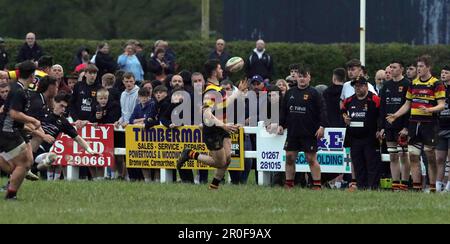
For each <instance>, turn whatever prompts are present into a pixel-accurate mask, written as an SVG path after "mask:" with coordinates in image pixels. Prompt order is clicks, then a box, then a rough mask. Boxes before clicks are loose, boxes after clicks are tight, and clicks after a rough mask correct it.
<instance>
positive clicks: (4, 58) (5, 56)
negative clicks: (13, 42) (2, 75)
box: [0, 37, 9, 70]
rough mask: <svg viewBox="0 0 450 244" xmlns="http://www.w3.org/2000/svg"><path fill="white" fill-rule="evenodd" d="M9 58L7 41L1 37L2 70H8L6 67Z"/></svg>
mask: <svg viewBox="0 0 450 244" xmlns="http://www.w3.org/2000/svg"><path fill="white" fill-rule="evenodd" d="M8 62H9V56H8V53H7V52H6V45H5V40H4V39H3V38H1V37H0V70H6V65H8Z"/></svg>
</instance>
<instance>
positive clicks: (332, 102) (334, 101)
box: [323, 68, 346, 128]
mask: <svg viewBox="0 0 450 244" xmlns="http://www.w3.org/2000/svg"><path fill="white" fill-rule="evenodd" d="M345 73H346V72H345V69H343V68H339V69H335V70H334V71H333V84H332V85H331V86H330V87H328V89H326V90H325V91H324V92H323V98H324V100H325V104H326V108H327V115H328V122H329V126H330V127H333V128H344V127H345V122H344V118H343V117H342V113H341V107H340V102H341V93H342V88H343V87H344V82H345V81H346V75H345Z"/></svg>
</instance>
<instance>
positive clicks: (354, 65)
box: [340, 59, 378, 191]
mask: <svg viewBox="0 0 450 244" xmlns="http://www.w3.org/2000/svg"><path fill="white" fill-rule="evenodd" d="M358 77H364V71H363V66H362V63H361V61H359V60H358V59H352V60H350V61H349V62H348V63H347V78H348V79H349V81H348V82H346V83H344V86H343V87H342V92H341V102H340V106H341V107H342V106H343V103H344V101H345V100H346V99H347V98H350V97H352V96H353V95H355V88H354V87H353V86H352V85H351V83H352V81H353V80H355V79H357V78H358ZM368 86H369V91H370V92H372V93H373V94H375V95H378V93H377V92H376V90H375V88H374V87H373V85H372V84H370V83H369V84H368ZM351 170H352V182H351V183H350V185H349V190H350V191H354V190H356V189H357V184H356V178H355V172H354V170H353V167H352V168H351Z"/></svg>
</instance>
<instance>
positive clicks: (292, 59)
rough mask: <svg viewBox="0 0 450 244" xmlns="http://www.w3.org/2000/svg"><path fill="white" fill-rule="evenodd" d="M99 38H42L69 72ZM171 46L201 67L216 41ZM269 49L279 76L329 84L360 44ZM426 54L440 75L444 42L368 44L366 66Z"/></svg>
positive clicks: (11, 47) (116, 45)
mask: <svg viewBox="0 0 450 244" xmlns="http://www.w3.org/2000/svg"><path fill="white" fill-rule="evenodd" d="M6 43H7V51H8V53H9V54H10V61H11V63H10V64H9V67H14V64H15V63H14V62H15V59H16V56H17V51H18V49H19V48H20V46H21V45H22V44H23V41H22V40H12V39H9V40H6ZM99 43H100V41H93V40H80V39H73V40H69V39H58V40H53V39H48V40H40V41H39V44H40V45H42V46H43V48H44V51H45V53H46V54H50V55H53V56H54V60H55V62H57V63H59V64H61V65H63V67H65V69H66V73H67V72H68V71H69V70H73V68H74V67H73V65H72V61H73V58H74V56H75V53H76V52H77V50H78V49H79V48H80V47H81V46H86V47H88V48H89V49H90V50H92V52H94V51H95V50H96V46H97V44H99ZM108 43H109V44H110V45H111V53H112V55H113V56H114V57H117V56H119V55H120V54H121V53H122V50H123V45H124V43H125V40H112V41H108ZM142 43H143V44H144V45H145V47H146V53H147V54H148V55H149V54H150V49H151V47H152V46H153V43H154V42H153V41H143V42H142ZM170 46H171V48H172V49H173V50H174V51H175V53H176V54H177V63H178V64H179V70H183V69H187V70H190V71H202V66H203V64H204V63H205V61H206V58H207V57H208V54H209V52H210V51H211V50H212V48H213V47H214V42H213V41H182V42H171V43H170ZM254 47H255V44H254V42H245V41H239V42H230V43H228V44H227V48H228V51H229V52H230V53H231V54H232V55H233V56H240V57H243V58H244V59H248V57H249V55H250V53H251V50H253V49H254ZM267 51H268V53H270V54H271V55H272V57H273V59H274V62H275V76H274V77H273V78H274V80H275V79H276V78H285V77H286V76H288V75H289V70H288V67H289V65H290V64H292V63H303V64H307V65H309V66H310V67H311V70H312V77H313V83H314V84H318V83H322V84H329V83H330V81H331V75H332V71H333V69H335V68H338V67H344V66H345V63H346V62H347V61H348V60H350V59H352V58H359V45H356V44H328V45H317V44H309V43H298V44H297V43H295V44H294V43H269V44H268V45H267ZM423 54H430V55H431V56H432V57H433V59H434V62H435V65H434V69H433V71H434V73H435V75H437V76H439V74H440V72H439V71H440V68H441V67H443V66H444V65H445V64H449V63H450V47H449V46H445V45H436V46H411V45H407V44H398V43H392V44H368V46H367V54H366V55H367V67H368V71H369V74H371V75H372V76H374V73H375V72H376V71H377V70H378V69H384V68H385V67H386V66H387V65H388V64H389V62H390V61H391V60H392V59H394V58H395V59H401V60H403V61H404V62H405V63H412V62H414V61H415V59H416V58H417V57H418V56H420V55H423ZM242 75H243V74H242V73H241V74H236V75H234V76H233V79H234V80H236V79H239V78H240V77H239V76H242Z"/></svg>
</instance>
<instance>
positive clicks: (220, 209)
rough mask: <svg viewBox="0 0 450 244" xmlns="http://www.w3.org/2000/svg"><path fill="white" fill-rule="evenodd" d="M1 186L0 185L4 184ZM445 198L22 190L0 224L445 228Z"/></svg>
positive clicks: (197, 188)
mask: <svg viewBox="0 0 450 244" xmlns="http://www.w3.org/2000/svg"><path fill="white" fill-rule="evenodd" d="M5 181H6V179H2V180H1V183H5ZM449 199H450V195H447V194H425V193H412V192H408V193H392V192H356V193H349V192H346V191H338V190H324V191H322V192H313V191H309V190H305V189H296V190H293V191H290V192H288V191H285V190H284V189H282V188H270V187H259V186H256V185H254V184H250V185H247V186H231V185H225V186H222V187H221V189H220V190H219V191H218V192H211V191H209V190H207V187H206V186H205V185H182V184H170V185H160V184H143V183H127V182H116V181H114V182H109V181H106V182H25V184H24V186H23V188H22V191H21V192H20V194H19V201H17V202H7V201H4V200H3V199H0V223H7V224H10V223H150V224H172V223H173V224H280V223H282V224H301V223H450V217H449V216H450V201H449Z"/></svg>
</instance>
